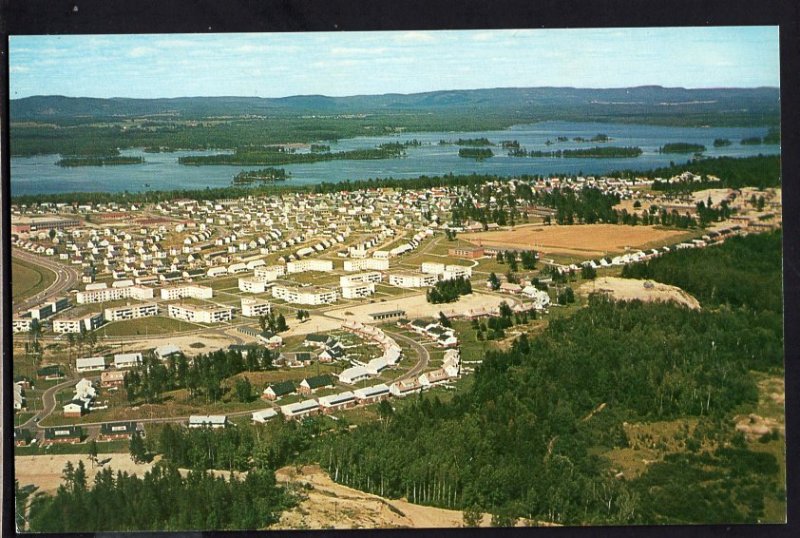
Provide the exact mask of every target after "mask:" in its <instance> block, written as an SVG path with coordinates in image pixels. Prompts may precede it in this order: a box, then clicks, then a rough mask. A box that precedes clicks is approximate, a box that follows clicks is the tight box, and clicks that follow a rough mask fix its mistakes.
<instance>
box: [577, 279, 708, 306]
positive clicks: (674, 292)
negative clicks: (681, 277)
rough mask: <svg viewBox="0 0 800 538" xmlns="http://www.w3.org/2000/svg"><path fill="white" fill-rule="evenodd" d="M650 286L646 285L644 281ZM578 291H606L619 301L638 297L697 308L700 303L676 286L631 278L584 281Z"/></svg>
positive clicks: (641, 299)
mask: <svg viewBox="0 0 800 538" xmlns="http://www.w3.org/2000/svg"><path fill="white" fill-rule="evenodd" d="M648 282H649V283H650V284H651V285H652V287H646V283H648ZM579 292H581V293H583V294H585V295H588V294H590V293H593V292H601V293H607V294H609V295H611V296H612V297H613V298H614V299H616V300H620V301H631V300H634V299H639V300H640V301H649V302H669V301H673V302H676V303H678V304H681V305H684V306H688V307H689V308H692V309H695V310H696V309H699V308H700V303H699V302H698V301H697V299H695V298H694V297H693V296H691V295H690V294H688V293H686V292H685V291H683V290H682V289H680V288H678V287H676V286H670V285H669V284H661V283H660V282H654V281H652V280H635V279H632V278H616V277H601V278H597V279H595V280H593V281H590V282H586V283H584V284H583V285H582V286H581V287H580V288H579Z"/></svg>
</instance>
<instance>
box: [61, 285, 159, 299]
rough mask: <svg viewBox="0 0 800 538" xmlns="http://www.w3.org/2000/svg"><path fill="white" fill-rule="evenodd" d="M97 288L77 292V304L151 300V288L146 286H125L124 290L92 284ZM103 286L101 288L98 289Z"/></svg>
mask: <svg viewBox="0 0 800 538" xmlns="http://www.w3.org/2000/svg"><path fill="white" fill-rule="evenodd" d="M92 286H98V287H97V288H92V289H89V286H87V287H86V288H87V289H86V290H84V291H79V292H78V294H77V295H76V296H75V300H76V301H77V302H78V304H87V303H105V302H108V301H118V300H119V299H136V300H137V301H146V300H148V299H152V298H153V288H148V287H147V286H141V285H136V286H126V287H124V288H108V287H105V286H106V285H105V284H99V285H98V284H92ZM99 286H103V287H99Z"/></svg>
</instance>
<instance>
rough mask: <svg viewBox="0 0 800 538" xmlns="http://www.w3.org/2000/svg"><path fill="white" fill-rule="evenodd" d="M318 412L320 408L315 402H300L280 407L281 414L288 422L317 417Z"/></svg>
mask: <svg viewBox="0 0 800 538" xmlns="http://www.w3.org/2000/svg"><path fill="white" fill-rule="evenodd" d="M319 412H320V407H319V402H317V400H303V401H302V402H297V403H293V404H288V405H282V406H281V414H283V416H284V417H286V418H287V419H290V420H293V419H297V418H303V417H307V416H310V415H317V414H319Z"/></svg>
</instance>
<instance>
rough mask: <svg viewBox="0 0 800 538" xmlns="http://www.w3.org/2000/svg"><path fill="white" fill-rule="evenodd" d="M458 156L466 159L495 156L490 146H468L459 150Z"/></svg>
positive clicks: (481, 158)
mask: <svg viewBox="0 0 800 538" xmlns="http://www.w3.org/2000/svg"><path fill="white" fill-rule="evenodd" d="M458 156H459V157H463V158H465V159H475V160H477V161H482V160H484V159H488V158H489V157H494V152H493V151H492V150H491V149H489V148H478V147H467V148H460V149H459V150H458Z"/></svg>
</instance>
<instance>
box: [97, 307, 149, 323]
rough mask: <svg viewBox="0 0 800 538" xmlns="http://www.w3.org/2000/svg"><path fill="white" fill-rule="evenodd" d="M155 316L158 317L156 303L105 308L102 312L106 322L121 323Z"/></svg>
mask: <svg viewBox="0 0 800 538" xmlns="http://www.w3.org/2000/svg"><path fill="white" fill-rule="evenodd" d="M156 315H158V304H156V303H143V304H135V305H125V306H115V307H112V308H106V309H105V311H104V316H105V319H106V321H121V320H124V319H134V318H145V317H147V316H156Z"/></svg>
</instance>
